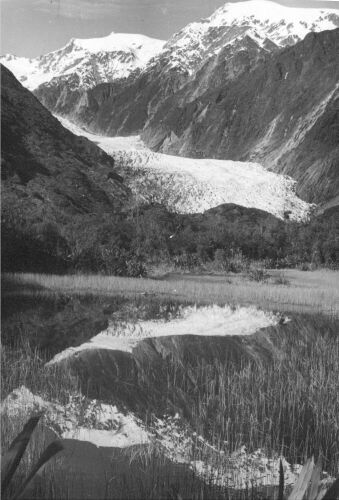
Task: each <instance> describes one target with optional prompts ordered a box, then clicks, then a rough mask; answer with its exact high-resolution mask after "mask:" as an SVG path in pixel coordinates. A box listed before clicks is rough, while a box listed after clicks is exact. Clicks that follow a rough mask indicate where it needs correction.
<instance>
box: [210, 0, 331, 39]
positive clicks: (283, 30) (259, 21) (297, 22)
mask: <svg viewBox="0 0 339 500" xmlns="http://www.w3.org/2000/svg"><path fill="white" fill-rule="evenodd" d="M206 21H207V23H208V24H209V25H210V26H251V27H256V28H257V29H258V30H261V31H262V32H263V33H265V35H266V36H267V37H268V38H270V39H271V40H272V41H273V42H275V43H277V44H278V45H282V46H284V45H290V44H291V43H292V42H294V43H295V42H296V41H298V40H301V39H303V38H305V36H306V35H307V33H309V32H310V31H325V30H331V29H335V28H337V27H338V26H339V11H338V9H327V8H326V9H325V8H321V9H319V8H317V7H307V8H302V7H292V6H288V7H287V6H284V5H280V4H278V3H275V2H272V1H270V0H247V1H244V2H237V3H230V2H228V3H226V4H225V5H223V6H222V7H220V8H219V9H217V10H216V11H215V12H214V13H213V14H212V15H211V16H210V17H209V18H208V19H207V20H206ZM206 21H205V22H206Z"/></svg>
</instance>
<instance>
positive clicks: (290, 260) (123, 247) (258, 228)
mask: <svg viewBox="0 0 339 500" xmlns="http://www.w3.org/2000/svg"><path fill="white" fill-rule="evenodd" d="M2 242H3V245H2V266H3V270H4V271H40V272H77V271H83V272H96V273H98V272H99V273H104V274H112V275H121V276H141V275H146V274H147V269H148V268H149V266H151V265H157V264H163V263H165V264H169V265H171V266H172V267H173V266H174V267H176V268H178V269H194V268H196V269H199V268H200V269H203V268H204V267H206V266H207V267H208V268H209V269H212V270H216V271H230V272H239V271H242V270H243V269H244V267H246V266H248V265H249V264H250V263H251V262H253V261H261V263H262V265H263V266H265V267H304V268H306V269H307V268H308V267H311V266H312V267H319V266H327V267H330V268H336V267H337V265H338V260H339V217H338V210H336V209H332V210H331V211H327V212H326V214H324V215H322V216H318V217H313V218H312V219H311V220H310V221H309V222H307V223H296V222H292V221H288V220H287V221H280V220H278V219H276V218H275V217H273V216H272V215H270V214H267V213H265V212H262V211H260V210H256V209H247V208H243V207H240V206H236V205H222V206H220V207H217V208H215V209H212V210H209V211H207V212H205V213H204V214H197V215H179V214H172V213H169V212H168V211H167V210H166V209H165V208H163V207H162V206H159V205H150V206H145V207H139V208H134V209H130V210H129V211H127V212H125V213H124V214H121V213H120V214H118V215H111V216H109V215H108V214H107V213H106V214H105V213H104V214H100V215H82V216H75V217H73V219H72V221H71V222H70V223H68V224H67V226H64V227H63V226H60V224H57V223H53V222H45V223H40V224H36V223H32V225H31V227H29V226H27V225H26V226H23V225H22V226H21V227H18V225H17V219H16V218H15V214H13V215H12V216H11V214H9V213H7V217H6V220H5V221H4V222H3V226H2Z"/></svg>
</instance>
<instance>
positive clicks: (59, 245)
mask: <svg viewBox="0 0 339 500" xmlns="http://www.w3.org/2000/svg"><path fill="white" fill-rule="evenodd" d="M1 70H2V71H1V89H2V94H1V103H2V110H1V119H2V153H1V162H2V250H3V252H4V255H5V261H4V265H5V266H6V265H7V267H8V268H12V269H14V268H17V267H18V266H19V267H21V268H26V269H28V268H30V267H31V268H32V267H35V265H36V266H38V267H39V265H40V266H41V268H42V269H43V268H44V267H48V266H49V264H50V263H51V265H52V264H53V266H56V265H57V263H58V262H59V260H60V259H61V260H62V259H64V258H65V256H67V252H68V245H69V242H70V241H71V240H72V239H73V240H75V242H76V241H77V240H78V239H79V233H77V232H76V228H75V227H74V229H73V230H71V229H70V228H71V227H72V226H74V224H75V222H76V221H77V220H79V221H81V224H82V232H83V233H84V234H83V235H82V237H83V238H86V234H85V233H86V231H90V227H91V224H95V222H94V221H92V218H93V217H94V216H96V217H97V218H98V217H99V216H100V215H101V216H102V217H103V216H104V214H106V215H107V216H109V217H112V216H113V215H114V214H116V213H117V212H119V211H120V210H121V208H122V207H123V206H125V205H126V203H128V202H129V199H130V192H129V190H128V189H127V188H126V187H125V185H124V184H123V183H122V180H121V177H120V176H119V175H118V174H116V172H115V170H114V161H112V158H110V157H109V156H108V155H107V154H105V153H104V152H103V151H102V149H99V148H98V147H97V146H95V145H94V144H93V143H92V142H90V141H88V140H87V139H85V138H84V137H76V136H74V135H73V134H72V133H71V132H69V131H68V130H66V129H64V128H63V127H62V126H61V124H60V122H59V121H58V120H57V119H56V118H54V117H53V116H52V115H51V114H50V113H49V111H47V110H46V109H45V108H44V107H43V106H42V105H41V104H40V103H39V101H38V100H37V99H36V97H34V96H33V95H32V94H31V93H30V92H29V91H28V90H26V89H24V88H23V87H22V85H21V84H20V83H19V82H18V81H17V80H16V79H15V77H14V76H13V75H12V73H10V71H8V70H7V69H6V68H4V67H2V68H1ZM99 218H100V217H99ZM53 266H52V267H53ZM53 269H54V270H55V269H56V267H53Z"/></svg>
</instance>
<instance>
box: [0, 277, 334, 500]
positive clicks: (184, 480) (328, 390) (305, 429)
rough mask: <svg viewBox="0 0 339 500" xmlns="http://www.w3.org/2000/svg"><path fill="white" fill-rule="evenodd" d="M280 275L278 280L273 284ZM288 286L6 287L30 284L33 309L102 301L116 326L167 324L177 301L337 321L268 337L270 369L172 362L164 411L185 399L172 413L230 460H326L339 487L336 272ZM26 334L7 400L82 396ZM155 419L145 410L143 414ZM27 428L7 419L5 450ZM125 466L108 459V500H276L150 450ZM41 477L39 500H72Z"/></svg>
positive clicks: (9, 360)
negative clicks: (248, 454)
mask: <svg viewBox="0 0 339 500" xmlns="http://www.w3.org/2000/svg"><path fill="white" fill-rule="evenodd" d="M275 276H276V275H274V273H273V274H272V280H274V278H275ZM286 276H287V278H288V280H289V281H290V282H291V285H290V286H285V285H284V284H282V285H280V286H277V285H276V284H274V283H265V284H262V283H259V284H258V283H251V282H245V280H243V279H242V278H241V277H237V278H232V279H234V281H235V282H234V283H232V284H229V283H224V282H223V279H224V278H223V277H219V278H218V279H215V278H214V277H212V278H211V279H212V281H207V280H205V278H202V277H191V279H177V277H174V279H172V280H167V281H161V280H144V279H124V278H112V277H102V276H66V277H62V276H43V275H14V276H10V278H11V280H12V281H11V283H12V288H11V289H9V288H7V293H8V294H9V296H10V295H11V294H13V293H17V287H18V286H21V284H24V290H23V292H22V295H21V296H24V297H25V296H29V297H31V298H33V299H34V301H36V303H37V304H38V303H39V301H40V300H42V299H43V300H45V299H46V297H48V298H51V297H52V298H53V297H54V298H55V299H57V300H59V298H60V297H62V296H72V297H79V298H81V299H86V300H87V301H88V303H87V302H86V304H87V306H86V307H90V304H91V303H92V301H98V300H99V302H100V310H101V309H103V308H105V309H106V308H108V309H107V313H108V314H110V315H111V314H112V313H113V314H114V316H115V318H116V321H118V322H120V323H121V322H123V321H127V320H128V321H133V320H137V319H138V318H142V319H154V318H158V317H164V318H167V319H171V317H173V315H174V316H175V314H176V312H177V309H178V307H179V305H180V302H181V301H186V302H187V303H191V302H198V303H220V304H225V303H227V302H229V303H230V304H236V303H239V302H240V303H243V304H244V303H245V304H246V303H255V304H257V305H258V304H259V305H261V306H262V307H264V306H266V307H267V308H274V309H278V310H279V309H280V310H282V311H283V312H286V311H288V310H289V308H291V309H292V310H293V308H298V309H301V310H303V309H306V310H308V309H312V311H313V312H314V311H316V310H319V311H325V312H327V313H330V312H331V310H332V311H334V313H335V316H336V317H333V318H331V317H330V316H329V315H326V316H321V315H315V316H312V319H311V321H310V320H309V319H308V320H307V321H304V320H303V319H302V318H301V320H300V321H299V322H297V323H296V327H295V328H289V327H288V326H287V328H286V330H285V331H284V332H283V333H282V332H280V333H279V332H278V331H277V332H276V334H275V335H274V336H272V337H271V341H272V345H273V348H272V350H273V352H274V356H273V358H272V359H265V358H263V359H262V360H260V359H257V358H255V357H253V359H247V358H244V359H241V360H240V362H237V363H235V362H228V363H226V364H225V363H221V362H220V361H218V360H208V361H206V360H202V359H196V360H194V362H193V361H192V360H189V361H187V360H180V362H176V360H175V359H172V358H171V357H168V358H166V360H165V361H166V366H165V368H164V369H163V372H161V375H163V376H164V381H165V385H166V388H165V389H166V390H164V391H163V396H164V405H165V406H168V407H171V408H173V409H175V405H173V401H174V399H173V394H176V395H179V396H180V398H179V399H177V400H176V403H185V404H184V411H183V415H184V417H185V419H186V420H187V422H188V423H189V424H190V425H191V426H192V427H193V428H194V429H196V430H197V432H198V433H200V434H201V435H203V436H204V437H205V438H206V439H208V441H209V442H211V443H212V444H213V445H214V446H215V447H216V448H217V449H220V450H222V451H225V452H227V453H232V451H235V450H237V449H238V448H239V447H240V446H242V445H246V447H247V448H248V450H249V451H253V450H256V449H258V448H262V449H264V450H265V453H267V456H272V455H274V454H280V453H281V454H282V455H284V456H285V457H286V458H287V459H288V460H289V461H290V462H291V463H304V461H305V458H306V457H309V456H312V455H313V454H314V455H315V456H319V455H321V456H322V457H323V460H324V469H325V470H327V471H328V472H329V473H331V474H332V475H334V476H335V475H337V474H338V473H339V471H338V463H339V421H338V415H339V400H338V386H339V382H338V373H339V340H338V319H337V314H338V309H337V306H338V303H337V298H338V286H337V281H336V280H337V277H338V273H327V272H315V273H303V272H298V271H293V272H289V273H288V272H287V273H286ZM209 278H210V277H209ZM13 283H15V286H13ZM41 287H43V288H41ZM98 297H99V299H98ZM117 297H118V299H117V300H116V298H117ZM121 297H124V299H123V300H122V299H121ZM125 298H126V299H127V300H125ZM131 299H132V300H131ZM338 302H339V301H338ZM93 311H94V312H95V311H96V309H95V308H94V309H93ZM61 313H62V311H61ZM25 332H26V330H25V329H24V328H23V330H22V331H21V333H20V335H18V339H17V342H14V343H13V342H12V343H11V344H10V345H7V344H6V345H4V346H3V347H2V354H1V355H2V375H3V376H2V386H1V389H2V398H4V397H5V396H6V395H7V394H9V393H10V392H11V391H12V390H13V389H15V388H17V387H20V386H21V385H25V386H26V387H28V388H29V389H30V390H31V391H32V392H33V393H35V394H38V395H40V396H41V397H43V398H44V399H47V400H50V401H58V402H60V403H61V404H65V403H67V402H68V400H69V396H70V394H72V393H78V392H79V382H78V380H77V379H76V377H74V374H72V373H71V372H68V371H67V369H66V370H65V367H63V369H62V371H60V370H59V368H58V366H57V365H53V366H52V367H51V369H49V370H46V369H45V367H44V365H45V361H47V360H48V355H47V354H46V352H45V351H44V350H41V349H39V348H38V347H36V344H34V342H36V338H35V337H34V335H32V336H29V338H25V336H26V337H28V336H27V335H26V333H27V332H26V333H25ZM51 340H52V339H51ZM238 361H239V360H238ZM149 370H150V371H151V373H148V372H147V370H145V373H144V376H143V377H142V376H141V377H140V378H139V383H140V384H141V387H140V388H141V389H142V390H143V391H144V392H145V393H147V391H152V390H153V388H154V387H155V386H156V384H157V385H158V386H159V373H158V372H157V371H156V370H154V367H149ZM171 399H172V402H171ZM168 403H171V404H168ZM153 410H154V408H146V409H145V411H146V413H151V412H152V411H153ZM21 426H22V422H20V421H19V422H18V421H16V420H11V419H6V417H3V422H2V429H1V432H2V436H1V437H2V445H3V447H4V448H7V446H8V444H9V442H10V441H11V440H12V439H13V437H14V436H15V433H16V432H17V431H18V430H20V429H19V428H20V427H21ZM54 437H55V436H53V438H54ZM50 439H51V437H50V433H49V431H48V430H46V429H45V428H43V429H40V431H39V433H38V435H37V438H36V440H34V442H33V443H32V445H31V446H32V448H31V449H30V451H29V453H28V454H27V457H26V460H27V462H23V464H22V466H21V469H20V470H19V471H18V474H19V475H21V476H22V475H24V474H25V472H26V470H27V469H28V468H29V465H30V464H31V463H32V461H33V460H34V459H35V458H36V457H37V455H38V454H39V453H40V451H41V450H42V449H43V448H44V447H45V446H46V444H48V441H49V440H50ZM121 460H122V459H121V456H120V455H119V457H116V459H114V460H113V457H112V461H111V466H112V469H111V472H110V473H109V474H108V476H107V481H108V483H107V484H108V486H107V491H106V493H107V495H106V493H105V498H130V499H137V498H142V497H144V498H154V499H155V498H176V499H178V498H180V497H182V498H186V497H188V496H189V498H197V499H204V498H206V499H209V498H210V499H214V498H216V499H217V498H232V499H235V498H237V499H238V498H241V499H249V498H258V499H263V498H274V495H273V494H271V493H270V494H269V495H266V496H265V495H264V494H262V493H260V492H259V491H258V490H256V489H252V490H249V491H247V492H244V491H243V492H238V493H236V492H231V491H226V492H225V491H222V492H220V491H219V490H217V489H215V487H213V485H212V481H211V484H207V485H206V484H205V485H204V484H202V482H201V480H200V479H199V478H198V477H196V476H194V474H192V471H188V470H187V468H185V467H179V466H178V467H177V466H175V467H174V466H173V464H170V463H169V462H168V459H166V457H165V456H163V455H161V453H160V452H159V450H157V449H154V448H150V449H149V450H146V451H142V452H141V455H140V454H138V453H136V454H135V455H134V458H133V457H132V458H128V459H126V460H125V459H124V460H122V462H123V464H124V465H123V466H122V465H121ZM119 461H120V462H119ZM52 467H54V466H53V465H52ZM44 474H45V475H44V476H43V478H42V480H41V481H42V482H41V483H40V484H39V488H40V489H39V491H40V493H36V498H53V499H56V498H69V495H70V492H69V491H68V486H67V484H66V483H65V484H62V485H61V486H62V487H60V484H56V482H55V480H54V478H55V470H54V469H53V468H52V469H47V470H46V471H45V473H44ZM64 486H65V489H63V488H64ZM190 493H191V494H190ZM39 495H40V496H39ZM270 495H271V496H270Z"/></svg>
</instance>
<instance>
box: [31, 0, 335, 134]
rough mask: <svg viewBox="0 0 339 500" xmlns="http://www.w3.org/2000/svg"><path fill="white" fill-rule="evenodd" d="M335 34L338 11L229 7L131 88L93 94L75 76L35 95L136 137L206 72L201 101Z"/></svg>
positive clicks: (176, 43)
mask: <svg viewBox="0 0 339 500" xmlns="http://www.w3.org/2000/svg"><path fill="white" fill-rule="evenodd" d="M336 26H339V15H338V13H337V11H336V10H335V9H314V8H310V9H296V8H291V7H283V6H279V5H278V4H276V3H274V2H270V1H267V0H259V1H257V0H255V1H247V2H241V3H237V4H235V3H229V4H226V5H225V6H224V7H221V8H220V9H218V10H217V11H216V12H215V13H214V14H212V16H210V17H209V18H207V19H203V20H201V21H199V22H193V23H191V24H189V25H188V26H186V27H185V28H183V29H182V30H181V31H179V32H178V33H177V34H175V35H174V36H173V37H172V38H171V39H170V40H169V41H168V42H167V43H166V44H165V45H164V47H163V49H162V50H161V51H160V52H159V53H158V55H157V56H156V57H155V58H153V59H152V60H151V61H150V62H149V63H148V64H147V66H146V67H145V68H144V69H143V70H142V71H141V74H140V73H139V72H133V73H131V74H130V75H129V77H128V79H127V81H125V80H124V81H115V82H113V83H111V84H106V85H100V86H99V87H97V88H95V89H94V90H93V91H91V90H89V91H88V90H86V89H85V90H84V87H83V86H82V85H81V79H80V78H79V77H78V76H77V75H75V74H74V75H73V76H72V78H65V77H61V78H54V79H53V80H51V81H49V82H47V83H45V84H43V85H41V86H40V87H39V89H37V90H36V95H37V96H38V97H39V99H40V100H41V102H43V104H44V105H46V106H47V107H48V108H49V109H50V110H52V111H53V112H56V113H58V114H62V115H64V116H66V115H67V116H68V117H70V118H72V119H73V121H78V122H80V123H82V124H86V125H87V126H89V127H91V129H92V130H93V131H95V132H100V133H106V134H109V135H122V134H124V135H128V134H135V133H139V132H140V131H141V129H142V127H143V126H144V124H145V123H146V122H147V120H148V119H149V118H150V117H152V115H153V114H154V112H155V111H156V110H157V107H158V105H159V103H160V102H161V101H162V100H163V99H165V98H166V97H169V96H171V95H172V94H173V93H176V92H177V91H178V89H180V88H181V87H183V86H184V85H185V84H186V83H187V82H191V81H192V80H193V79H195V77H196V75H197V72H199V70H200V69H201V68H202V67H203V66H206V65H207V64H208V70H209V73H208V74H209V75H210V76H209V77H208V78H207V79H206V77H204V78H202V77H201V76H200V77H198V78H197V82H196V85H195V87H196V90H195V92H196V95H198V94H200V93H201V92H202V91H203V90H205V89H206V86H207V85H211V84H212V82H214V80H216V81H220V78H223V79H224V82H226V81H228V80H229V79H232V78H234V77H236V76H238V75H240V74H241V73H246V72H247V71H248V70H249V67H250V66H253V65H254V64H255V63H256V62H257V61H258V60H259V59H261V58H262V57H263V55H265V54H266V53H267V52H274V51H276V50H278V49H279V48H281V47H284V46H286V45H289V44H293V43H295V42H296V41H299V40H300V39H301V38H303V37H304V36H305V35H306V34H307V33H308V32H310V31H321V30H324V29H334V28H335V27H336ZM220 67H224V70H223V71H220ZM200 86H201V88H200Z"/></svg>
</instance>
